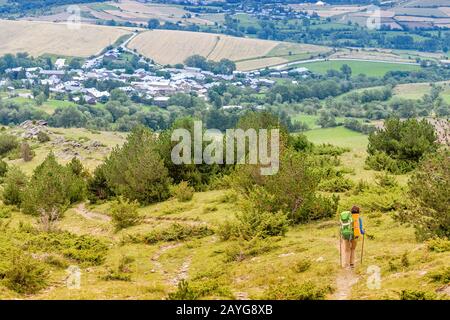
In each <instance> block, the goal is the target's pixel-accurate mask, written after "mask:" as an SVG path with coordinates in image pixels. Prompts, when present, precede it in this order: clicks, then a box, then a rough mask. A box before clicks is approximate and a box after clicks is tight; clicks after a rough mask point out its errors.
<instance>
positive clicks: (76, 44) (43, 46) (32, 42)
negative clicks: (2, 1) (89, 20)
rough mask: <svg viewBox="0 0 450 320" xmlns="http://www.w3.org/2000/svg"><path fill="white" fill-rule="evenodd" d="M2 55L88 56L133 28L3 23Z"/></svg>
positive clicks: (17, 22) (24, 22) (31, 22)
mask: <svg viewBox="0 0 450 320" xmlns="http://www.w3.org/2000/svg"><path fill="white" fill-rule="evenodd" d="M0 30H1V32H0V54H1V55H2V54H6V53H17V52H28V53H29V54H31V55H33V56H39V55H42V54H44V53H50V54H60V55H65V56H77V57H88V56H91V55H94V54H97V53H99V52H100V51H101V50H102V49H103V48H105V47H106V46H108V45H109V44H111V43H114V42H115V41H116V40H117V39H118V38H119V37H120V36H123V35H125V34H128V33H130V32H131V29H127V28H112V27H106V26H94V25H86V24H82V25H81V29H75V30H73V29H70V28H69V27H68V25H66V24H59V23H51V22H37V21H10V20H0Z"/></svg>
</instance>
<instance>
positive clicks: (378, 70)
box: [298, 60, 420, 77]
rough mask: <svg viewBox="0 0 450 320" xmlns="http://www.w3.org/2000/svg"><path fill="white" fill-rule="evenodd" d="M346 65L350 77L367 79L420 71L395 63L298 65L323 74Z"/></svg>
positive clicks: (342, 62) (348, 62)
mask: <svg viewBox="0 0 450 320" xmlns="http://www.w3.org/2000/svg"><path fill="white" fill-rule="evenodd" d="M344 64H347V65H348V66H350V68H352V75H353V76H355V75H358V74H365V75H367V76H369V77H383V76H384V75H385V74H386V73H387V72H389V71H415V70H420V67H419V66H416V65H404V64H397V63H384V62H365V61H351V60H347V61H341V60H339V61H319V62H310V63H303V64H299V65H298V66H299V67H305V68H308V69H309V70H311V71H312V72H316V73H320V74H325V73H326V72H327V71H328V70H340V68H341V67H342V65H344Z"/></svg>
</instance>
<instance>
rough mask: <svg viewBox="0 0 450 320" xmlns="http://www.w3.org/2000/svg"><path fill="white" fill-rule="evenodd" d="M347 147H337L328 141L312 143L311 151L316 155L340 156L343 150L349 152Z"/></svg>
mask: <svg viewBox="0 0 450 320" xmlns="http://www.w3.org/2000/svg"><path fill="white" fill-rule="evenodd" d="M349 151H350V149H349V148H343V147H337V146H334V145H332V144H329V143H323V144H319V145H314V148H313V153H314V154H317V155H330V156H334V157H337V156H340V155H342V154H343V153H345V152H349Z"/></svg>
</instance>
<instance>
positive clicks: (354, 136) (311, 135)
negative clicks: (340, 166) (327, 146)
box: [305, 127, 367, 149]
mask: <svg viewBox="0 0 450 320" xmlns="http://www.w3.org/2000/svg"><path fill="white" fill-rule="evenodd" d="M305 135H306V136H307V137H308V139H309V140H311V141H312V142H314V143H331V144H334V145H336V146H340V147H348V148H353V149H363V148H365V147H366V145H367V136H366V135H364V134H362V133H359V132H356V131H352V130H349V129H347V128H344V127H334V128H325V129H315V130H309V131H306V132H305Z"/></svg>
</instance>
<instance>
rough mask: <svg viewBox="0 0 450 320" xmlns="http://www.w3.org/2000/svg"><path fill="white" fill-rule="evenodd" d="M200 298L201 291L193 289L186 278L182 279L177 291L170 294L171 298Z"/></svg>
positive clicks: (169, 297)
mask: <svg viewBox="0 0 450 320" xmlns="http://www.w3.org/2000/svg"><path fill="white" fill-rule="evenodd" d="M198 298H199V293H198V292H196V291H195V290H194V289H192V288H191V287H190V285H189V282H187V281H186V280H181V281H180V282H179V283H178V289H177V291H175V292H172V293H169V295H168V299H169V300H197V299H198Z"/></svg>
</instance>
